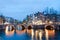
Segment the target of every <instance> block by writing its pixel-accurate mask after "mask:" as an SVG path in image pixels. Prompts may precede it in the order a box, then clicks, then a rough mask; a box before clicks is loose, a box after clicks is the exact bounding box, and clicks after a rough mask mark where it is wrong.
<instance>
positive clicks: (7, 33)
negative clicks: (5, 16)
mask: <svg viewBox="0 0 60 40" xmlns="http://www.w3.org/2000/svg"><path fill="white" fill-rule="evenodd" d="M10 28H11V27H10ZM8 30H9V27H8V26H7V27H6V29H5V34H6V35H7V36H12V35H13V34H14V31H15V30H12V31H8ZM10 30H11V29H10Z"/></svg>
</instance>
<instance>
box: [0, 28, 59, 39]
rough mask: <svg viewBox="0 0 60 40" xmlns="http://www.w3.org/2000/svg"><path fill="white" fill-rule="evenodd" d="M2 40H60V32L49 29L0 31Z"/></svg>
mask: <svg viewBox="0 0 60 40" xmlns="http://www.w3.org/2000/svg"><path fill="white" fill-rule="evenodd" d="M0 40H60V31H55V30H47V29H45V30H41V29H38V30H33V29H31V30H28V29H27V31H26V30H22V31H19V30H16V31H10V32H6V31H0Z"/></svg>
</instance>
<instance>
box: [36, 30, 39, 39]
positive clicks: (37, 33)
mask: <svg viewBox="0 0 60 40" xmlns="http://www.w3.org/2000/svg"><path fill="white" fill-rule="evenodd" d="M38 37H39V31H38V30H36V31H35V38H36V40H38Z"/></svg>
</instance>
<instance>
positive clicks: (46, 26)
mask: <svg viewBox="0 0 60 40" xmlns="http://www.w3.org/2000/svg"><path fill="white" fill-rule="evenodd" d="M45 29H48V30H53V29H54V25H45Z"/></svg>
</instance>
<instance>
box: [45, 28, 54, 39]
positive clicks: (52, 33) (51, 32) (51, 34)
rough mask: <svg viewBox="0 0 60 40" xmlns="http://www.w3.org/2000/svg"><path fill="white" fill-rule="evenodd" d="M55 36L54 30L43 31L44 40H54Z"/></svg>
mask: <svg viewBox="0 0 60 40" xmlns="http://www.w3.org/2000/svg"><path fill="white" fill-rule="evenodd" d="M54 35H55V30H46V29H45V36H46V40H49V37H52V39H54V38H53V37H54Z"/></svg>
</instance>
